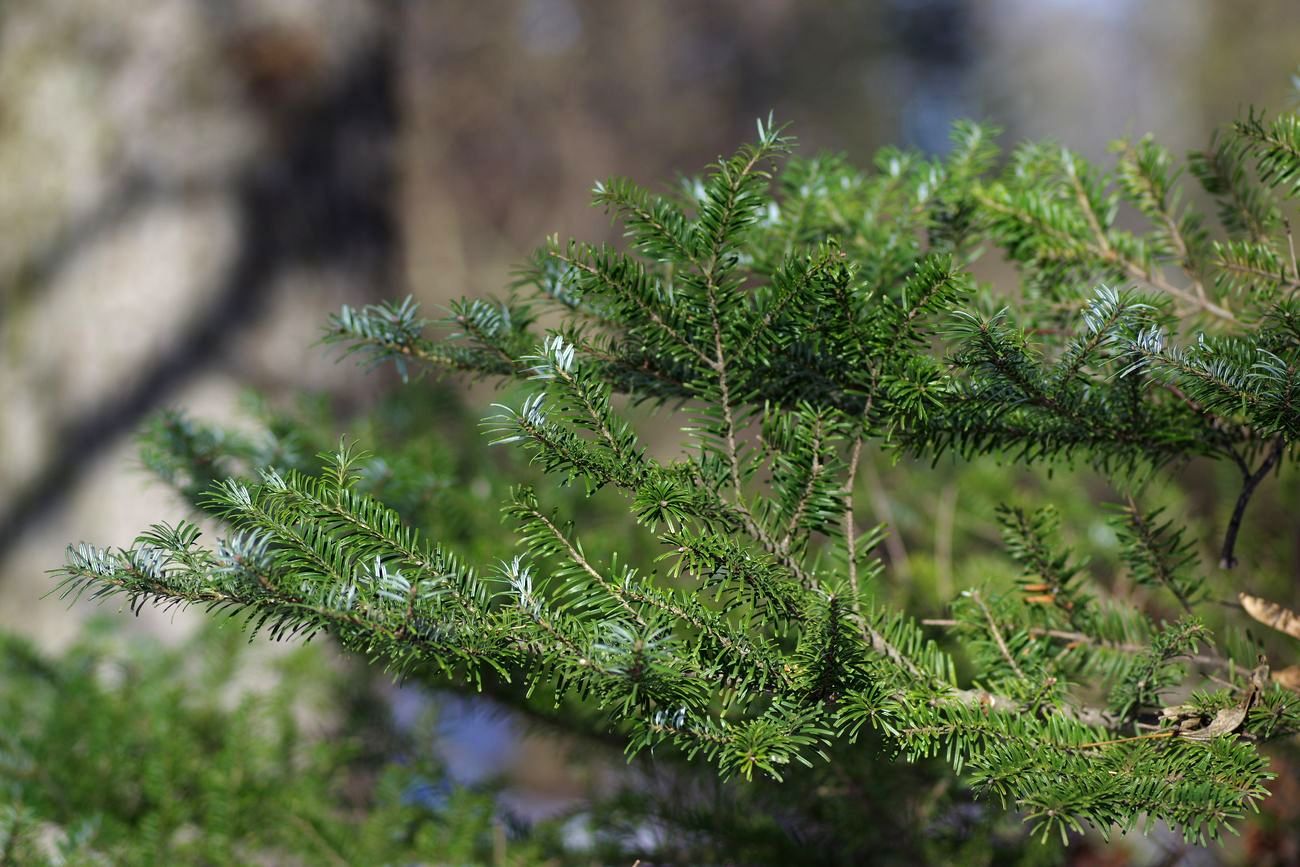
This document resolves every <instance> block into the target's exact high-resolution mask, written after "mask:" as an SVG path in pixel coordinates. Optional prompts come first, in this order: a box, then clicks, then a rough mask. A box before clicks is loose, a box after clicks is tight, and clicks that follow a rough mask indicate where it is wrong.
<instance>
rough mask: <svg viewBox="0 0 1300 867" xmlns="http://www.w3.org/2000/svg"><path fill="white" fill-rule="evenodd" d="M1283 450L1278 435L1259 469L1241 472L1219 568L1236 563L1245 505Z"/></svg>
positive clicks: (1280, 457) (1279, 459) (1280, 438)
mask: <svg viewBox="0 0 1300 867" xmlns="http://www.w3.org/2000/svg"><path fill="white" fill-rule="evenodd" d="M1285 450H1286V438H1285V437H1278V438H1277V439H1276V440H1275V441H1274V443H1273V447H1272V448H1271V449H1269V452H1268V456H1267V457H1265V458H1264V463H1262V464H1260V465H1259V469H1257V470H1255V471H1254V472H1253V473H1243V475H1244V476H1245V478H1244V479H1243V483H1242V486H1241V494H1240V496H1238V497H1237V505H1236V506H1235V507H1233V510H1232V517H1231V518H1230V519H1229V520H1228V532H1227V533H1226V534H1225V535H1224V537H1223V550H1222V552H1221V553H1220V555H1219V568H1220V569H1231V568H1233V567H1234V566H1236V565H1237V556H1236V547H1237V533H1238V532H1239V531H1240V530H1241V519H1242V517H1243V516H1244V515H1245V514H1246V506H1248V505H1249V504H1250V498H1251V496H1252V495H1253V494H1254V493H1255V489H1256V488H1257V487H1259V483H1260V482H1262V481H1264V477H1265V476H1267V475H1268V474H1269V473H1270V472H1272V470H1273V468H1274V467H1276V466H1277V465H1278V462H1279V461H1281V460H1282V453H1283V452H1284V451H1285Z"/></svg>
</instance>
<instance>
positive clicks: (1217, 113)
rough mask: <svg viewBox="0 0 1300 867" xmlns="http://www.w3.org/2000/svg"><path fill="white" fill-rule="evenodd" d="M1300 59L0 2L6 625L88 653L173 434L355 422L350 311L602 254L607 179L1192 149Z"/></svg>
mask: <svg viewBox="0 0 1300 867" xmlns="http://www.w3.org/2000/svg"><path fill="white" fill-rule="evenodd" d="M1297 45H1300V4H1297V3H1295V2H1294V0H1258V2H1249V3H1243V2H1230V0H1157V2H1150V0H987V2H975V0H875V2H858V3H848V2H829V0H828V2H806V0H805V2H797V0H716V2H692V0H675V2H661V3H621V2H598V0H481V2H398V0H389V2H380V0H275V2H271V0H4V2H2V3H0V226H2V227H3V232H0V353H2V356H0V405H2V406H3V407H4V411H3V413H2V414H0V629H4V630H8V631H11V632H17V633H20V634H24V635H28V636H30V637H32V638H34V639H35V640H36V641H38V642H39V643H40V644H41V645H43V646H45V647H48V648H59V647H62V646H65V645H67V644H68V643H69V642H70V641H71V640H72V638H73V637H74V636H75V635H76V634H77V632H78V630H79V624H80V623H81V622H82V620H83V619H84V617H85V616H86V615H87V614H88V613H90V612H91V611H93V607H92V606H88V605H79V606H76V607H73V608H72V609H71V610H69V608H68V606H67V605H66V603H64V602H62V601H60V600H58V599H56V598H42V597H43V595H44V594H45V593H46V592H47V591H48V590H49V587H50V583H49V578H48V576H47V575H46V570H48V569H50V568H52V567H53V566H55V565H57V563H58V562H59V561H60V559H61V556H62V549H63V546H64V545H65V544H66V543H67V542H68V541H70V540H75V539H82V538H85V539H94V540H97V541H99V542H101V543H104V542H115V543H125V542H127V541H129V539H130V538H131V537H132V536H133V535H134V534H135V533H136V532H137V531H138V530H139V529H140V528H141V527H143V526H145V525H147V524H149V523H150V522H152V521H155V520H158V519H160V518H164V517H176V516H179V515H181V514H184V512H185V507H184V505H183V504H182V503H181V501H180V500H179V498H177V496H176V495H175V494H173V493H171V492H170V491H168V490H167V489H166V488H165V487H164V486H163V485H161V484H159V483H157V482H156V481H153V480H151V479H150V478H149V476H148V475H147V474H146V473H145V472H144V471H143V469H142V468H141V465H140V462H139V459H138V458H137V456H136V449H135V445H134V442H133V434H134V432H135V431H136V430H137V429H138V428H139V427H140V426H141V425H142V424H144V423H145V421H146V420H147V419H148V417H149V416H150V415H151V414H152V413H153V412H155V411H157V410H159V409H161V408H164V407H169V406H184V407H186V408H187V409H188V410H190V411H192V412H193V413H195V414H196V415H200V416H203V417H205V418H208V419H213V420H217V421H228V422H232V423H236V424H239V423H241V419H245V418H246V416H245V415H244V414H243V413H242V411H241V409H240V407H241V400H242V397H241V395H243V394H245V393H246V392H248V391H249V390H253V391H256V392H258V393H260V394H262V395H264V396H265V397H266V398H267V399H268V400H269V401H271V402H272V403H276V402H280V403H283V404H286V405H287V404H289V403H291V402H292V401H294V400H295V399H297V397H298V396H299V395H301V394H302V393H303V392H308V393H311V394H313V395H316V396H318V397H319V398H321V399H322V400H323V402H324V404H323V405H325V406H326V407H328V408H329V410H330V412H332V413H334V414H336V415H337V418H338V419H339V424H340V429H342V426H343V425H344V424H345V423H346V419H347V418H348V417H350V416H353V415H355V414H357V413H359V412H361V411H363V410H364V409H366V408H367V407H370V406H373V405H374V404H375V403H376V402H377V401H378V400H380V399H381V398H382V396H383V394H384V393H385V392H386V391H388V390H390V389H392V388H393V387H395V385H396V380H395V378H393V377H392V376H391V375H390V374H389V373H387V372H376V373H372V374H365V373H364V372H363V371H360V370H358V369H356V368H355V367H354V366H353V365H351V364H350V363H345V364H338V363H337V359H336V358H335V357H334V355H332V354H331V353H330V352H328V351H326V350H325V349H323V348H320V347H315V348H310V347H311V346H312V344H313V343H314V342H315V341H316V340H317V338H318V337H319V334H320V329H321V326H322V324H323V322H324V320H325V317H326V315H327V314H328V313H329V312H330V311H333V310H336V309H337V308H338V307H339V306H340V305H341V304H345V303H346V304H352V305H358V304H365V303H369V302H374V301H378V300H381V299H385V298H395V297H401V296H404V295H406V294H411V295H413V296H414V297H415V298H416V299H418V300H419V301H420V302H421V303H422V304H424V305H425V306H426V307H430V308H436V307H437V306H438V305H440V304H444V303H446V302H447V301H448V300H449V299H451V298H453V297H458V296H460V295H480V294H488V293H494V292H495V293H501V292H504V291H505V290H506V288H507V287H508V285H509V282H510V273H511V269H512V268H513V267H514V266H515V265H517V264H518V263H519V262H520V261H521V260H522V259H523V258H524V257H525V256H526V255H527V254H528V252H529V251H530V250H531V248H532V247H534V246H535V245H536V244H537V243H538V242H539V241H541V240H542V239H543V237H544V236H546V235H548V234H551V233H558V234H559V235H561V236H562V237H563V236H569V235H575V236H579V237H583V238H588V239H600V238H610V239H611V240H612V238H611V235H612V231H613V230H612V229H611V227H610V225H609V221H608V219H607V217H606V216H605V215H603V214H602V213H600V212H599V211H596V210H593V209H591V208H590V207H589V205H588V201H589V190H590V188H591V185H592V182H593V181H594V180H596V179H598V178H603V177H606V176H608V175H611V174H621V175H628V176H631V177H633V178H634V179H637V180H639V181H643V182H650V183H654V182H657V181H662V180H668V179H671V178H673V177H674V176H675V175H676V173H678V172H682V171H695V170H697V169H698V168H699V167H701V166H703V165H704V164H706V163H707V162H709V161H710V160H712V159H713V158H715V157H716V156H717V155H718V154H719V153H722V152H729V151H730V150H732V149H733V148H734V147H735V145H736V144H737V143H738V142H740V141H743V140H746V139H747V138H748V137H750V136H751V133H752V129H753V121H754V118H755V117H758V116H766V114H767V113H768V111H769V110H771V111H773V112H774V113H775V116H776V117H777V119H779V120H782V121H790V122H792V123H793V131H794V132H795V134H796V135H797V136H798V138H799V139H800V142H801V145H800V146H801V149H802V150H803V151H805V152H809V151H816V150H819V149H830V150H835V151H843V152H846V153H847V154H848V155H849V157H850V159H852V160H854V161H855V162H859V163H866V162H867V160H868V159H869V157H870V154H871V152H872V151H873V150H874V149H875V148H877V147H879V146H881V145H884V144H890V143H896V144H903V145H910V146H914V147H918V148H921V149H923V150H927V151H942V150H943V149H944V147H945V144H946V136H947V130H948V127H949V124H950V123H951V122H952V121H953V120H954V119H957V118H960V117H974V118H979V119H987V120H990V121H993V122H995V123H997V124H999V125H1000V126H1002V127H1003V128H1005V129H1006V131H1007V132H1006V140H1007V141H1008V142H1015V141H1017V140H1020V139H1023V138H1028V137H1051V138H1053V139H1057V140H1060V141H1062V142H1064V143H1068V144H1069V145H1071V146H1072V147H1074V148H1076V149H1077V150H1079V151H1080V152H1082V153H1083V154H1084V155H1085V156H1088V157H1092V158H1100V157H1102V156H1103V154H1104V151H1105V146H1106V144H1107V142H1108V141H1109V140H1110V139H1112V138H1114V137H1117V136H1119V135H1123V134H1134V135H1140V134H1143V133H1146V132H1151V133H1154V134H1155V135H1156V136H1157V137H1158V138H1159V139H1160V140H1161V141H1162V142H1163V143H1165V144H1167V145H1168V146H1169V147H1170V148H1171V149H1172V150H1174V151H1175V152H1176V153H1177V152H1185V151H1187V150H1189V149H1191V148H1194V147H1199V146H1203V145H1205V144H1206V143H1207V141H1208V139H1209V136H1210V133H1211V131H1212V129H1213V128H1214V127H1215V126H1216V125H1219V124H1222V123H1224V122H1226V121H1229V120H1231V119H1233V118H1234V117H1236V116H1238V114H1239V113H1241V112H1243V111H1244V110H1245V109H1246V107H1247V106H1250V105H1259V106H1269V107H1281V106H1285V105H1288V104H1289V103H1290V101H1291V100H1292V99H1293V98H1294V97H1293V93H1294V91H1293V89H1292V86H1291V82H1290V79H1289V75H1290V74H1291V73H1292V72H1293V71H1294V69H1295V66H1296V63H1297V61H1298V60H1300V56H1298V55H1297V53H1296V50H1295V49H1296V46H1297ZM881 490H882V492H883V495H884V496H885V497H886V498H887V497H888V496H889V492H888V486H887V485H886V486H884V487H882V488H881ZM940 502H941V503H943V502H948V501H947V500H945V499H944V498H942V497H941V498H940ZM878 505H880V508H879V509H878V511H879V512H881V513H882V514H881V516H882V517H885V516H886V515H885V514H884V513H886V512H888V511H889V503H888V502H886V503H884V504H882V505H881V504H878ZM949 507H951V504H949ZM904 517H905V516H904ZM920 520H921V521H922V522H924V518H923V517H922V518H921V519H920ZM949 556H950V557H951V552H949ZM132 623H133V628H138V629H143V630H148V631H152V632H155V633H158V634H160V635H164V636H173V635H175V634H178V633H183V632H184V631H186V630H187V629H188V628H190V626H191V625H192V623H193V620H192V619H190V618H186V617H176V616H173V615H171V614H168V615H163V614H159V613H154V612H145V614H144V616H143V617H142V618H140V619H139V620H138V621H132ZM447 713H448V714H449V715H450V716H454V712H453V711H448V712H447ZM472 752H473V751H472V750H470V749H468V748H467V749H466V750H465V751H464V753H465V754H466V755H469V754H471V753H472ZM454 761H455V759H454V758H453V762H454ZM541 761H542V760H541V759H540V758H538V757H537V756H534V757H533V760H532V762H531V764H533V765H536V764H537V763H538V762H541ZM538 773H542V772H538Z"/></svg>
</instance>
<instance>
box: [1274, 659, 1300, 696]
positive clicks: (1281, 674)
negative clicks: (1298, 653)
mask: <svg viewBox="0 0 1300 867" xmlns="http://www.w3.org/2000/svg"><path fill="white" fill-rule="evenodd" d="M1273 682H1274V683H1276V684H1277V685H1278V686H1281V687H1284V688H1286V689H1289V690H1291V691H1292V692H1300V665H1289V666H1287V667H1286V668H1284V669H1282V670H1281V671H1275V672H1273Z"/></svg>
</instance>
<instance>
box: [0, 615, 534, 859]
mask: <svg viewBox="0 0 1300 867" xmlns="http://www.w3.org/2000/svg"><path fill="white" fill-rule="evenodd" d="M108 625H109V624H106V623H100V624H97V625H93V626H92V628H91V629H89V630H87V632H86V633H85V634H84V635H83V636H82V637H81V638H80V639H79V641H78V643H77V644H76V645H75V646H74V647H73V648H71V649H70V650H69V651H67V652H66V653H64V654H62V655H61V656H60V657H58V658H51V657H49V656H46V655H44V654H41V653H38V652H37V651H36V650H35V649H33V648H32V647H30V646H29V645H27V644H25V643H23V642H21V641H18V640H15V639H11V638H4V639H0V802H2V803H0V863H3V864H6V865H8V864H13V865H29V867H38V865H40V867H45V865H49V867H80V865H85V867H92V865H94V867H98V865H155V864H176V865H182V864H193V865H232V867H233V865H244V864H398V863H417V862H423V863H484V862H487V861H488V860H489V859H493V857H494V854H495V855H496V856H497V857H496V858H495V863H500V864H507V863H508V864H537V863H545V861H544V859H543V857H542V855H541V851H540V847H539V846H538V845H536V844H534V843H533V842H531V841H519V840H515V839H508V837H507V829H506V827H505V826H504V825H503V824H502V822H501V819H500V817H499V815H498V812H497V810H496V807H495V805H494V803H493V798H492V795H491V793H489V792H479V791H472V790H468V789H458V788H452V787H450V786H447V785H446V784H445V782H444V781H443V778H442V774H441V772H440V770H439V769H438V767H437V766H436V764H435V763H434V762H433V761H432V757H431V756H430V755H428V754H427V753H428V750H427V749H420V748H418V747H417V746H415V745H413V744H410V743H406V742H403V739H402V738H400V737H399V736H398V735H397V734H396V733H395V732H393V731H392V730H391V727H390V726H389V725H388V724H387V723H386V722H385V721H384V720H383V719H382V714H379V713H376V712H375V708H376V706H377V702H376V696H374V695H373V694H368V693H366V692H365V691H362V692H355V691H354V690H353V689H352V687H351V686H350V685H349V683H348V681H346V680H344V679H343V678H342V677H341V672H339V671H336V670H332V667H331V666H330V665H329V664H328V661H326V660H324V659H322V654H320V653H313V652H310V651H308V650H306V649H299V650H297V651H296V652H295V653H293V654H289V655H287V656H284V657H282V658H280V659H279V660H278V661H277V662H276V663H275V664H274V665H273V666H267V670H266V671H264V672H263V673H262V679H264V680H269V681H270V683H272V684H273V688H271V689H269V690H265V691H262V690H257V689H254V688H251V687H250V685H249V684H248V683H244V684H242V685H241V683H240V681H241V679H242V680H244V681H247V680H248V678H247V677H246V675H245V676H242V677H241V671H242V670H243V669H244V667H245V666H246V665H247V663H248V662H249V657H250V654H248V653H247V652H245V649H244V644H245V643H244V642H243V641H241V640H240V636H239V634H238V633H237V632H235V631H233V630H225V631H224V633H222V632H219V631H217V630H213V629H208V630H205V632H204V633H202V634H200V635H199V636H197V637H196V638H195V639H193V640H191V641H190V642H188V643H187V644H186V645H184V646H182V647H180V648H170V649H169V648H165V647H162V646H160V645H159V644H158V643H157V642H152V641H141V640H139V639H137V640H135V641H134V642H132V643H131V644H130V645H128V646H123V644H124V642H122V641H121V640H119V639H118V638H117V637H116V636H115V631H114V630H111V629H108V628H105V627H107V626H108ZM322 708H324V710H325V714H326V716H327V717H328V718H330V719H331V720H332V721H331V722H329V723H327V724H326V725H328V726H329V727H330V728H332V729H333V731H332V732H331V735H332V736H331V737H329V738H322V737H321V736H320V733H317V732H313V731H311V729H312V728H313V726H311V725H304V724H302V723H301V722H299V719H300V718H302V717H304V716H308V715H311V714H314V713H317V712H319V710H320V709H322ZM315 725H320V722H319V720H318V721H317V722H316V723H315ZM386 745H387V746H391V747H392V748H393V749H400V750H401V751H402V752H403V753H404V754H405V755H406V757H407V759H406V761H405V762H404V763H402V764H400V765H399V764H392V763H389V762H387V760H386V757H385V756H384V755H383V752H384V749H383V747H384V746H386ZM422 793H423V794H422ZM427 795H436V797H427Z"/></svg>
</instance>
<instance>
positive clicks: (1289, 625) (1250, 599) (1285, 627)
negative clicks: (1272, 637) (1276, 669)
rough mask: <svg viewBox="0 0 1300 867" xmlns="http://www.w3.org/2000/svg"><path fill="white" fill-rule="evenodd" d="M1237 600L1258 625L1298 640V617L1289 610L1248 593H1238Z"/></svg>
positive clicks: (1299, 636) (1299, 619)
mask: <svg viewBox="0 0 1300 867" xmlns="http://www.w3.org/2000/svg"><path fill="white" fill-rule="evenodd" d="M1237 599H1239V600H1240V601H1241V607H1242V608H1244V609H1246V613H1247V614H1249V615H1250V616H1251V617H1253V618H1255V619H1256V620H1258V621H1259V622H1260V623H1262V624H1264V625H1265V626H1270V627H1272V628H1273V629H1276V630H1277V631H1279V632H1285V633H1286V634H1287V635H1289V636H1291V637H1292V638H1300V615H1297V614H1296V613H1295V612H1294V611H1292V610H1291V609H1290V608H1283V607H1282V606H1281V605H1278V604H1277V603H1276V602H1269V601H1268V600H1267V599H1261V598H1259V597H1258V596H1251V595H1250V594H1249V593H1238V594H1237Z"/></svg>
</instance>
